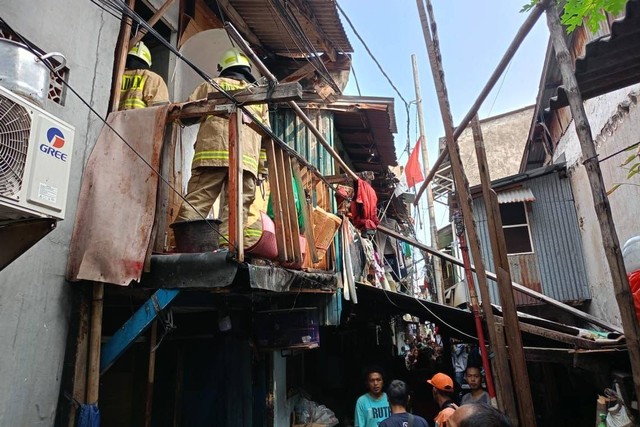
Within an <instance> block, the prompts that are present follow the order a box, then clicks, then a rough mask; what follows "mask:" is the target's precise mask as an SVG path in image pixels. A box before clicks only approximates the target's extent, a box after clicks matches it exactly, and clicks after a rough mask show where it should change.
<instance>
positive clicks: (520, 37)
mask: <svg viewBox="0 0 640 427" xmlns="http://www.w3.org/2000/svg"><path fill="white" fill-rule="evenodd" d="M548 1H549V0H541V1H540V2H539V3H538V4H536V5H535V7H534V8H533V9H532V10H531V13H529V16H528V17H527V19H526V20H525V21H524V22H523V23H522V26H521V27H520V29H519V30H518V32H517V33H516V35H515V37H514V38H513V41H512V42H511V44H510V45H509V47H508V48H507V51H506V52H505V54H504V55H503V56H502V59H501V60H500V62H499V63H498V65H497V66H496V69H495V70H494V71H493V73H492V74H491V77H489V80H488V81H487V84H486V85H485V86H484V88H482V90H481V91H480V94H479V95H478V97H477V98H476V101H475V102H474V103H473V105H472V106H471V108H470V109H469V112H468V113H467V115H466V116H464V118H463V119H462V121H461V122H460V124H459V125H458V127H457V128H456V130H455V131H454V132H453V139H454V141H457V140H458V137H459V136H460V135H461V134H462V132H463V131H464V130H465V129H466V127H467V125H468V124H469V122H470V121H471V119H472V118H473V116H475V115H476V114H478V110H479V109H480V106H482V104H483V103H484V101H485V99H487V96H489V93H491V91H492V90H493V87H494V86H495V85H496V83H497V82H498V79H499V78H500V76H502V73H504V70H506V69H507V66H508V65H509V62H511V60H512V59H513V56H514V55H515V54H516V52H517V51H518V48H519V47H520V45H521V44H522V42H523V41H524V39H525V37H526V36H527V34H529V32H530V31H531V29H532V28H533V26H534V25H535V24H536V22H537V21H538V19H539V18H540V16H541V15H542V13H543V12H544V8H545V7H546V4H547V3H548ZM448 153H449V151H448V148H446V147H445V148H444V149H443V150H442V152H441V153H440V155H439V156H438V158H437V159H436V161H435V163H434V165H433V167H432V168H431V171H430V172H429V174H428V175H427V177H426V179H425V180H424V182H423V183H422V186H421V187H420V190H418V193H417V194H416V199H415V201H414V202H413V203H414V204H415V205H417V204H418V201H419V200H420V197H421V196H422V193H423V192H424V191H425V190H426V188H427V185H428V184H429V182H431V180H432V179H433V177H434V175H435V174H436V173H437V172H438V169H439V168H440V165H441V164H442V162H444V160H445V159H446V158H447V154H448Z"/></svg>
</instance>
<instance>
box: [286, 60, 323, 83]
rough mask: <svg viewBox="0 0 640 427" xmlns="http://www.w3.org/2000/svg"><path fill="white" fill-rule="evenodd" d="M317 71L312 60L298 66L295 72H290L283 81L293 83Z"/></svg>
mask: <svg viewBox="0 0 640 427" xmlns="http://www.w3.org/2000/svg"><path fill="white" fill-rule="evenodd" d="M315 71H316V69H315V67H314V66H313V64H312V63H311V62H307V63H305V64H304V65H303V66H302V67H300V68H298V69H297V70H296V71H294V72H293V73H291V74H289V75H288V76H287V77H285V78H284V79H282V83H291V82H297V81H300V80H302V79H304V78H305V77H307V76H308V75H309V74H313V73H314V72H315Z"/></svg>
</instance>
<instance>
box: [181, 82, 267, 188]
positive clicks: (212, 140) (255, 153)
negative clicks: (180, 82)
mask: <svg viewBox="0 0 640 427" xmlns="http://www.w3.org/2000/svg"><path fill="white" fill-rule="evenodd" d="M214 80H215V81H216V82H217V83H218V84H219V85H220V86H221V87H222V89H224V90H225V91H232V90H240V89H245V88H246V87H247V86H249V83H247V82H245V81H243V80H236V79H231V78H228V77H217V78H215V79H214ZM215 91H216V89H214V87H213V86H211V84H209V83H207V82H205V83H202V84H201V85H200V86H198V87H197V88H196V90H195V91H194V92H193V93H192V94H191V96H190V97H189V101H195V100H197V99H203V98H206V97H207V95H208V94H209V93H210V92H215ZM249 108H250V109H251V110H252V113H253V114H254V115H255V116H256V118H258V119H259V120H260V121H261V122H262V123H264V124H265V125H267V126H268V125H269V113H268V109H267V106H266V105H265V104H260V105H251V106H249ZM260 143H261V137H260V135H258V134H257V133H256V132H254V131H253V130H251V129H250V128H249V127H246V126H245V127H244V128H243V130H242V140H241V141H240V147H241V150H242V165H243V169H244V170H245V171H247V172H249V173H251V174H252V175H253V176H254V177H257V176H258V172H260V173H264V169H265V166H264V163H265V161H266V154H265V153H264V152H262V153H261V152H260ZM198 167H225V168H228V167H229V120H228V119H226V118H224V117H219V116H208V117H207V118H206V119H205V120H204V122H202V123H201V124H200V129H198V136H197V137H196V143H195V153H194V155H193V162H192V164H191V168H192V169H195V168H198Z"/></svg>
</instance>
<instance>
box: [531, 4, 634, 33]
mask: <svg viewBox="0 0 640 427" xmlns="http://www.w3.org/2000/svg"><path fill="white" fill-rule="evenodd" d="M539 2H540V0H531V2H530V3H527V4H525V5H524V6H522V9H521V10H520V12H528V11H529V10H531V9H532V8H533V7H534V6H535V5H536V4H537V3H539ZM626 2H627V0H567V2H566V3H565V4H564V7H563V9H562V17H561V21H562V24H563V25H566V27H567V33H571V32H573V31H574V30H575V29H576V28H577V27H579V26H580V25H582V24H583V23H584V24H585V25H586V26H587V28H588V29H589V30H590V31H591V32H592V33H595V32H596V31H598V28H600V23H601V22H602V21H604V20H605V19H606V18H607V16H606V13H610V14H611V15H618V14H619V13H620V12H622V9H624V5H625V3H626ZM561 4H562V2H561V0H558V5H561Z"/></svg>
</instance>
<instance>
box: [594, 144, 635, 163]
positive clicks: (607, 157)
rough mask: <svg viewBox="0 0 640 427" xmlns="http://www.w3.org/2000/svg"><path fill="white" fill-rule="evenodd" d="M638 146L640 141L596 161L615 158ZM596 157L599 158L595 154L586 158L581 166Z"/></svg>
mask: <svg viewBox="0 0 640 427" xmlns="http://www.w3.org/2000/svg"><path fill="white" fill-rule="evenodd" d="M638 145H640V141H638V142H636V143H635V144H631V145H629V146H627V147H625V148H623V149H621V150H618V151H616V152H615V153H613V154H609V155H608V156H606V157H603V158H602V159H599V160H598V163H601V162H604V161H605V160H608V159H610V158H612V157H615V156H617V155H618V154H622V153H624V152H625V151H628V150H631V149H632V148H635V147H637V146H638ZM598 156H600V155H599V154H596V155H595V156H592V157H589V158H588V159H586V160H585V161H584V162H582V164H585V163H587V162H588V161H590V160H593V159H596V158H598Z"/></svg>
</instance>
